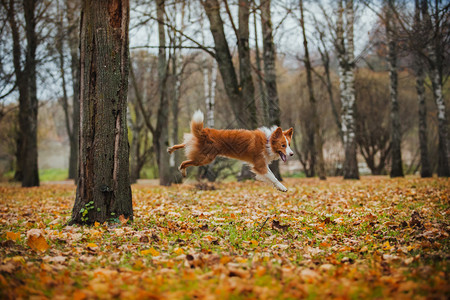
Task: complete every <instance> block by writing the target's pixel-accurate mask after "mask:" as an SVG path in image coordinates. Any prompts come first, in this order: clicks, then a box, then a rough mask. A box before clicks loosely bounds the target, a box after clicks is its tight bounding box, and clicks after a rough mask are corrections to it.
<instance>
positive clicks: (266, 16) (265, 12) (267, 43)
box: [261, 0, 282, 181]
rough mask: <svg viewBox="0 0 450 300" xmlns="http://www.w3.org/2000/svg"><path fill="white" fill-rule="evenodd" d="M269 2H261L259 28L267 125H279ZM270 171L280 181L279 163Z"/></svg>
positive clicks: (274, 164) (274, 53)
mask: <svg viewBox="0 0 450 300" xmlns="http://www.w3.org/2000/svg"><path fill="white" fill-rule="evenodd" d="M270 5H271V1H270V0H263V1H262V2H261V28H262V36H263V59H264V82H265V84H266V91H267V104H268V117H269V122H268V125H269V126H271V125H277V126H280V125H281V121H280V103H279V99H278V89H277V75H276V69H275V62H276V52H275V45H274V43H273V29H272V17H271V12H270ZM270 169H271V170H272V173H273V174H274V175H275V177H276V178H277V179H278V180H280V181H282V178H281V173H280V162H279V160H275V161H273V162H272V163H271V164H270Z"/></svg>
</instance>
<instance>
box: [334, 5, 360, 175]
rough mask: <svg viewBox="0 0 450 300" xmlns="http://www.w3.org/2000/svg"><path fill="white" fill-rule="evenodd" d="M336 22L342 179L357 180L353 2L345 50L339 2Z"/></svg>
mask: <svg viewBox="0 0 450 300" xmlns="http://www.w3.org/2000/svg"><path fill="white" fill-rule="evenodd" d="M338 10H339V12H338V22H337V41H336V44H337V45H336V47H337V49H336V50H337V53H338V61H339V80H340V89H341V103H342V104H341V107H342V108H341V109H342V112H341V114H342V118H341V119H342V123H341V124H342V134H343V139H344V149H345V160H344V166H343V173H344V179H359V171H358V161H357V159H356V139H355V130H356V128H355V114H356V111H355V88H354V86H355V79H354V78H355V77H354V68H355V66H354V44H353V21H354V20H353V1H352V0H348V1H347V5H346V7H345V13H346V20H347V26H346V28H347V35H346V36H347V49H346V47H345V42H344V26H343V11H344V9H343V7H342V2H341V1H339V7H338Z"/></svg>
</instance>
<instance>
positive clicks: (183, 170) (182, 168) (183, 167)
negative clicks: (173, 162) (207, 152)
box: [178, 156, 214, 177]
mask: <svg viewBox="0 0 450 300" xmlns="http://www.w3.org/2000/svg"><path fill="white" fill-rule="evenodd" d="M213 160H214V157H208V156H203V157H202V156H201V157H199V158H196V159H195V160H185V161H183V162H182V163H181V165H180V166H179V167H178V170H180V172H181V174H182V175H183V176H184V177H186V168H187V167H192V166H196V167H198V166H204V165H207V164H209V163H210V162H212V161H213Z"/></svg>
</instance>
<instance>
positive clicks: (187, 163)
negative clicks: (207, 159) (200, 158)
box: [178, 160, 197, 177]
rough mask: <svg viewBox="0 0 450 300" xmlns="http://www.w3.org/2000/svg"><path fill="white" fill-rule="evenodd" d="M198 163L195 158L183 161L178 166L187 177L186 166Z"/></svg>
mask: <svg viewBox="0 0 450 300" xmlns="http://www.w3.org/2000/svg"><path fill="white" fill-rule="evenodd" d="M196 165H197V164H196V163H195V161H193V160H185V161H183V162H182V163H181V165H180V166H179V167H178V170H180V172H181V175H183V177H186V168H187V167H190V166H196Z"/></svg>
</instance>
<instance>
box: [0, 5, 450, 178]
mask: <svg viewBox="0 0 450 300" xmlns="http://www.w3.org/2000/svg"><path fill="white" fill-rule="evenodd" d="M113 2H114V1H113ZM82 5H83V4H82V1H78V0H55V1H37V0H23V1H22V0H21V1H19V0H1V2H0V139H1V141H2V142H1V143H0V177H1V178H3V180H15V181H20V182H22V185H23V186H36V185H39V182H40V180H39V174H41V175H40V176H41V180H48V179H45V178H47V177H45V178H43V176H44V175H43V174H45V170H58V169H59V171H55V172H56V173H57V174H56V175H55V176H50V177H48V178H49V179H50V180H55V179H59V180H65V179H74V180H76V178H77V176H78V164H79V163H78V162H79V157H78V153H79V147H80V146H79V131H80V85H82V84H83V77H82V76H81V75H80V49H83V48H82V47H80V44H81V45H83V42H82V41H81V40H80V39H81V38H82V36H81V35H80V18H81V15H82V13H81V12H82ZM449 8H450V7H449V2H448V1H438V0H436V1H431V0H415V1H406V0H380V1H375V0H360V1H351V0H346V1H341V0H340V1H328V0H321V1H306V0H299V1H290V0H272V1H270V0H261V1H250V0H247V1H227V0H197V1H182V0H173V1H171V0H166V1H165V0H156V1H147V0H131V1H130V3H129V12H130V14H129V70H128V83H129V84H128V88H127V89H123V90H125V91H126V90H128V100H127V103H128V104H127V105H128V111H127V114H126V119H127V125H128V142H129V153H130V162H129V163H130V166H129V168H130V181H131V182H132V183H133V182H136V181H137V180H138V179H143V178H159V183H160V184H161V185H170V184H172V183H179V182H181V180H182V178H181V175H180V174H179V172H178V171H177V169H176V167H177V166H178V165H179V163H180V162H181V161H182V160H183V153H182V152H177V153H176V154H175V155H173V156H172V157H171V156H169V155H168V153H167V152H166V148H167V146H168V145H173V144H177V143H180V142H181V141H182V139H183V134H184V133H186V132H188V131H189V121H190V119H191V117H192V114H193V112H194V111H195V110H197V109H201V110H202V111H203V112H204V113H205V125H206V126H207V127H213V128H218V129H226V128H246V129H256V128H258V127H260V126H271V125H279V126H281V127H282V128H283V129H287V128H289V127H294V129H295V130H294V138H293V145H291V146H293V147H292V148H293V150H294V151H295V154H296V155H295V156H294V157H293V158H291V159H290V161H288V163H287V164H282V163H280V164H278V163H274V164H272V165H271V168H272V170H273V171H274V173H275V174H276V175H277V176H306V177H314V176H319V177H320V178H321V179H325V178H326V177H327V176H344V178H353V179H357V178H359V176H360V175H362V174H374V175H380V174H390V176H391V177H398V176H404V175H405V174H415V173H418V174H420V175H421V176H422V177H430V176H432V175H433V174H438V175H439V176H444V177H446V176H448V175H449V173H450V167H449V159H450V156H449V155H450V150H449V147H450V144H449V136H448V116H449V98H450V97H449V95H450V83H449V81H448V78H449V75H450V65H449V63H450V56H449V51H450V13H449ZM87 46H88V47H89V44H87ZM111 84H113V82H111ZM114 88H117V87H114ZM190 171H191V173H190V174H188V175H189V177H191V178H197V179H208V180H209V181H215V180H223V179H227V178H234V177H237V178H239V179H245V178H247V176H248V175H246V174H245V168H244V169H241V164H240V163H238V162H236V161H232V160H228V159H225V158H221V159H218V160H216V161H215V162H214V163H212V164H211V165H209V166H205V167H200V168H195V169H193V170H190Z"/></svg>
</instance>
